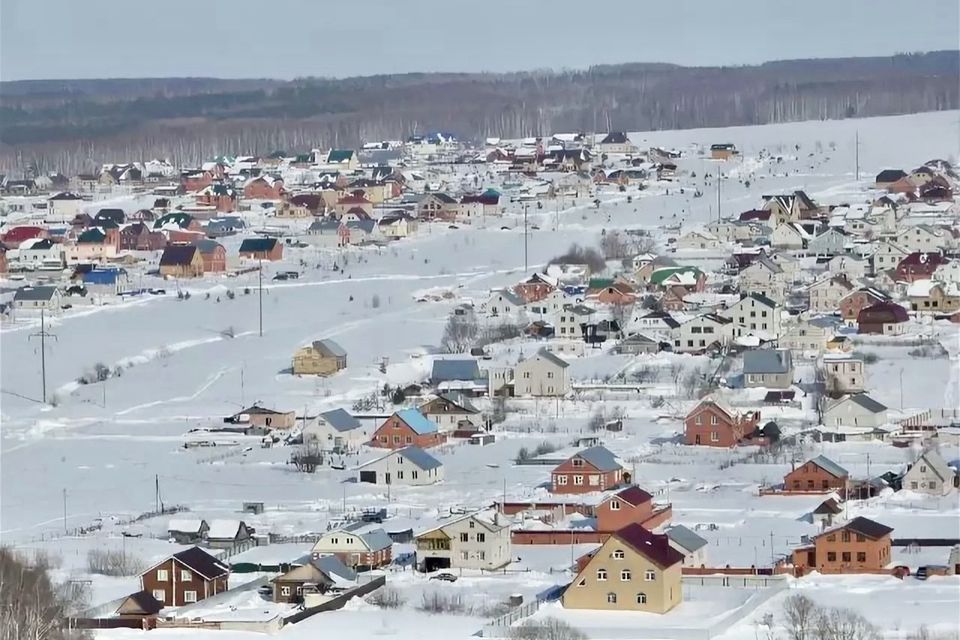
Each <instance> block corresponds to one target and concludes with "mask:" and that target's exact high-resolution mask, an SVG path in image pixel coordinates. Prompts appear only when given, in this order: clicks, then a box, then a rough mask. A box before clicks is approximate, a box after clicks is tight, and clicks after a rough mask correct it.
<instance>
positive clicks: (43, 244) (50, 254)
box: [11, 238, 66, 269]
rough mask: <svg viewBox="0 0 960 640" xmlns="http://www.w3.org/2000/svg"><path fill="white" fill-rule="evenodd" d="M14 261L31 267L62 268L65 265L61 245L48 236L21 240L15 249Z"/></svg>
mask: <svg viewBox="0 0 960 640" xmlns="http://www.w3.org/2000/svg"><path fill="white" fill-rule="evenodd" d="M11 257H12V256H11ZM16 261H17V263H18V264H20V266H22V267H26V268H32V269H39V268H40V267H50V268H60V269H62V268H63V267H64V266H65V265H66V261H65V259H64V252H63V245H62V244H61V243H59V242H54V241H52V240H50V239H48V238H33V239H31V240H24V241H23V242H21V243H20V247H19V249H17V251H16Z"/></svg>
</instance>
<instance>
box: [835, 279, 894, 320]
mask: <svg viewBox="0 0 960 640" xmlns="http://www.w3.org/2000/svg"><path fill="white" fill-rule="evenodd" d="M889 300H890V296H888V295H887V294H886V293H884V292H883V291H880V290H879V289H875V288H873V287H862V288H860V289H857V290H856V291H854V292H852V293H849V294H847V295H846V296H844V297H843V298H841V300H840V303H839V305H838V306H839V308H840V317H842V318H843V319H844V321H845V322H847V323H850V324H853V323H855V322H856V321H857V317H858V316H859V315H860V312H861V311H862V310H863V309H865V308H867V307H869V306H872V305H874V304H877V303H880V302H888V301H889Z"/></svg>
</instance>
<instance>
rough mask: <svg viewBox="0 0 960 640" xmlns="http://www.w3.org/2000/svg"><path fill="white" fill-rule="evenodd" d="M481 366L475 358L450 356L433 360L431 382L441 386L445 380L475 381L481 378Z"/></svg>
mask: <svg viewBox="0 0 960 640" xmlns="http://www.w3.org/2000/svg"><path fill="white" fill-rule="evenodd" d="M480 378H481V375H480V367H479V365H477V361H476V360H474V359H473V358H450V359H443V360H434V361H433V371H432V372H431V373H430V384H432V385H434V386H439V385H440V384H442V383H444V382H473V381H475V380H479V379H480Z"/></svg>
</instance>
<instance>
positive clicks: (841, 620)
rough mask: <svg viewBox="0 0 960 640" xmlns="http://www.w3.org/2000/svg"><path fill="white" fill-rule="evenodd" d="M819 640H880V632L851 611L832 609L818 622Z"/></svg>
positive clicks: (825, 612)
mask: <svg viewBox="0 0 960 640" xmlns="http://www.w3.org/2000/svg"><path fill="white" fill-rule="evenodd" d="M816 632H817V635H816V637H817V640H879V638H880V632H879V630H878V629H877V627H875V626H873V624H871V623H870V622H869V621H868V620H867V619H866V618H864V617H863V616H862V615H860V614H859V613H857V612H856V611H853V610H851V609H842V608H831V609H827V610H826V611H823V612H822V613H821V614H820V616H819V618H818V620H817V627H816Z"/></svg>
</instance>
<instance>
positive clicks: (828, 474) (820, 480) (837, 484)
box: [783, 456, 850, 495]
mask: <svg viewBox="0 0 960 640" xmlns="http://www.w3.org/2000/svg"><path fill="white" fill-rule="evenodd" d="M849 479H850V474H849V473H848V472H847V470H846V469H844V468H843V467H841V466H840V465H838V464H837V463H836V462H834V461H833V460H831V459H830V458H828V457H826V456H817V457H816V458H813V459H811V460H808V461H806V462H804V463H803V464H802V465H800V466H799V467H797V468H796V469H794V470H793V471H791V472H790V473H788V474H787V475H785V476H783V490H784V492H785V493H812V492H830V491H839V492H840V494H841V495H845V494H846V489H847V482H848V481H849Z"/></svg>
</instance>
